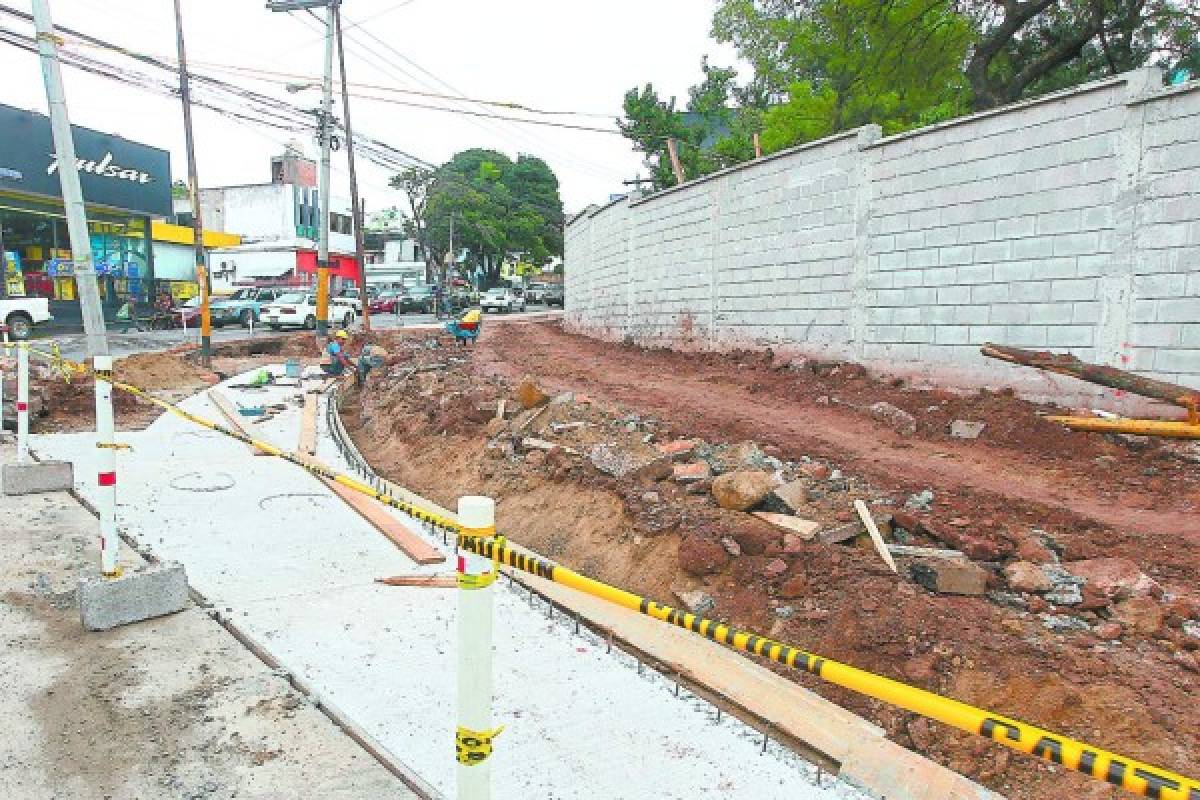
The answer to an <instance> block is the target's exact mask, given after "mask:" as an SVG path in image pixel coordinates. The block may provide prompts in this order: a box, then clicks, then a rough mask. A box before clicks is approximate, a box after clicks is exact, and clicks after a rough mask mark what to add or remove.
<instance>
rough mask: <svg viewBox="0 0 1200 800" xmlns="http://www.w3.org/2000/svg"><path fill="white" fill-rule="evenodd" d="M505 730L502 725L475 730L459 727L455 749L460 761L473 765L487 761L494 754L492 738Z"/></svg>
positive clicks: (455, 733)
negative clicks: (484, 729) (485, 729)
mask: <svg viewBox="0 0 1200 800" xmlns="http://www.w3.org/2000/svg"><path fill="white" fill-rule="evenodd" d="M502 730H504V726H503V725H501V726H500V727H498V728H492V729H491V730H490V731H473V730H471V729H470V728H463V727H459V728H458V729H457V730H456V731H455V732H454V750H455V752H456V753H457V755H458V763H460V764H466V765H467V766H468V767H473V766H475V765H476V764H481V763H483V762H484V761H487V759H488V756H490V755H491V754H492V740H493V739H495V738H496V737H497V736H499V735H500V731H502Z"/></svg>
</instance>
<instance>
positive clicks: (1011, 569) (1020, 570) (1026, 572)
mask: <svg viewBox="0 0 1200 800" xmlns="http://www.w3.org/2000/svg"><path fill="white" fill-rule="evenodd" d="M1004 579H1005V580H1006V581H1008V585H1009V586H1011V587H1012V588H1014V589H1016V590H1017V591H1019V592H1048V591H1050V590H1051V589H1053V588H1054V581H1052V580H1050V576H1049V575H1047V574H1046V573H1045V572H1044V571H1043V570H1042V568H1041V567H1040V566H1038V565H1037V564H1033V563H1031V562H1029V561H1014V562H1013V563H1011V564H1009V565H1008V566H1007V567H1005V568H1004Z"/></svg>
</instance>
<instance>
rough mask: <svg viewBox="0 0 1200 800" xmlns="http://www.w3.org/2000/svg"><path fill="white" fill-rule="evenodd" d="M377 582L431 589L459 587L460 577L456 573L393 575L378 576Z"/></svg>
mask: <svg viewBox="0 0 1200 800" xmlns="http://www.w3.org/2000/svg"><path fill="white" fill-rule="evenodd" d="M375 582H376V583H383V584H386V585H388V586H423V587H426V588H430V589H456V588H458V578H457V577H455V576H454V575H393V576H392V577H390V578H376V579H375Z"/></svg>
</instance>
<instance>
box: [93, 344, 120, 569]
mask: <svg viewBox="0 0 1200 800" xmlns="http://www.w3.org/2000/svg"><path fill="white" fill-rule="evenodd" d="M112 365H113V360H112V356H96V357H95V361H94V362H93V366H94V367H95V370H96V448H97V451H96V482H97V484H99V487H100V488H99V492H98V493H97V495H96V498H97V502H96V508H97V510H98V511H99V512H100V572H101V574H103V575H104V576H105V577H108V578H115V577H116V576H117V575H118V574H120V573H119V571H118V570H117V550H118V547H119V546H120V543H121V540H120V539H118V538H117V449H116V440H117V436H116V423H115V420H114V418H113V405H112V384H111V383H109V381H108V380H104V378H108V379H111V378H112Z"/></svg>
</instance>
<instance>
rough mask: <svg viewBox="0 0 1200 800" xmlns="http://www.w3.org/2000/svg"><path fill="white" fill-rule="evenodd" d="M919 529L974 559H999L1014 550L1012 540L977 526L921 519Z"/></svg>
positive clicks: (1000, 533)
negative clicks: (956, 525)
mask: <svg viewBox="0 0 1200 800" xmlns="http://www.w3.org/2000/svg"><path fill="white" fill-rule="evenodd" d="M921 529H922V530H923V531H924V532H925V533H927V534H929V535H930V536H932V537H933V538H935V539H937V540H938V541H941V542H944V543H945V544H947V545H949V546H950V547H952V548H954V549H955V550H961V551H962V552H963V553H965V554H966V555H967V556H968V557H969V558H973V559H975V560H976V561H1000V560H1002V559H1004V558H1006V557H1008V556H1010V555H1012V554H1013V552H1014V551H1015V550H1016V545H1015V544H1014V543H1013V541H1012V540H1011V539H1009V538H1008V536H1007V535H1006V534H1004V533H1002V532H998V531H988V530H980V529H979V528H977V527H967V528H956V527H954V526H953V525H948V524H946V523H941V522H934V521H932V520H922V521H921Z"/></svg>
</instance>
